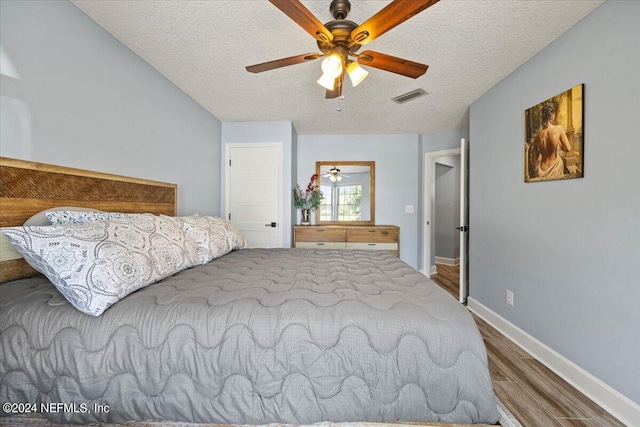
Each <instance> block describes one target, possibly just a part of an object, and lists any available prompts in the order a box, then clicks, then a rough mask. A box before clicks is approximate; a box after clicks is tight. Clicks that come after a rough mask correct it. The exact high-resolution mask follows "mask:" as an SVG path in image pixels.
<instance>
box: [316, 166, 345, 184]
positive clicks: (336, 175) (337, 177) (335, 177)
mask: <svg viewBox="0 0 640 427" xmlns="http://www.w3.org/2000/svg"><path fill="white" fill-rule="evenodd" d="M322 177H323V178H329V179H330V180H331V181H333V182H336V181H341V180H342V177H345V178H349V175H344V174H342V173H340V169H338V168H337V167H335V166H334V167H332V168H331V169H329V172H327V173H326V174H324V175H322Z"/></svg>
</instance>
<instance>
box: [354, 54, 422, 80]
mask: <svg viewBox="0 0 640 427" xmlns="http://www.w3.org/2000/svg"><path fill="white" fill-rule="evenodd" d="M358 63H359V64H360V65H364V66H367V67H373V68H378V69H380V70H385V71H390V72H392V73H396V74H400V75H403V76H407V77H411V78H412V79H417V78H418V77H420V76H421V75H423V74H424V73H426V72H427V68H429V66H428V65H425V64H420V63H419V62H413V61H409V60H408V59H402V58H398V57H396V56H391V55H385V54H384V53H380V52H374V51H372V50H365V51H364V52H362V53H361V54H360V55H358Z"/></svg>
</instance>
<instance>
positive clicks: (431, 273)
mask: <svg viewBox="0 0 640 427" xmlns="http://www.w3.org/2000/svg"><path fill="white" fill-rule="evenodd" d="M434 274H438V267H437V266H435V265H432V266H431V269H430V270H429V277H431V276H433V275H434Z"/></svg>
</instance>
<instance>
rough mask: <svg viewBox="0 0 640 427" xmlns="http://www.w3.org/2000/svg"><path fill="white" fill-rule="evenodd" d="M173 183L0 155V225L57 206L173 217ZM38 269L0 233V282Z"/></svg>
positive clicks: (21, 220)
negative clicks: (28, 262) (34, 268)
mask: <svg viewBox="0 0 640 427" xmlns="http://www.w3.org/2000/svg"><path fill="white" fill-rule="evenodd" d="M177 192H178V186H177V185H176V184H167V183H164V182H157V181H149V180H146V179H138V178H130V177H126V176H119V175H112V174H106V173H101V172H92V171H87V170H82V169H73V168H68V167H63V166H54V165H48V164H44V163H35V162H27V161H24V160H16V159H9V158H6V157H0V227H12V226H19V225H23V224H24V222H25V221H26V220H27V219H29V218H30V217H31V216H33V215H35V214H36V213H38V212H40V211H43V210H46V209H51V208H54V207H58V206H78V207H85V208H94V209H99V210H102V211H110V212H136V213H142V212H149V213H153V214H156V215H159V214H164V215H170V216H175V215H176V208H177V199H178V198H177ZM36 274H38V273H37V272H36V271H35V270H33V269H32V268H31V267H30V266H29V264H27V263H26V261H25V260H24V259H22V257H21V256H20V254H19V253H18V252H17V251H15V250H14V249H13V248H12V247H11V244H10V243H9V242H8V241H7V240H6V239H5V238H4V236H3V235H2V234H1V233H0V282H5V281H8V280H14V279H19V278H23V277H30V276H34V275H36Z"/></svg>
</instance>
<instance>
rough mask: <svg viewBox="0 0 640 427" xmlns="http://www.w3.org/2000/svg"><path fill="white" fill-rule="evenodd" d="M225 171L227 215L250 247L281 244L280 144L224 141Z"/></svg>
mask: <svg viewBox="0 0 640 427" xmlns="http://www.w3.org/2000/svg"><path fill="white" fill-rule="evenodd" d="M225 171H226V172H225V209H226V212H225V215H226V217H227V218H228V219H229V221H231V223H232V224H233V225H234V226H235V227H237V228H238V229H239V230H240V231H242V233H243V234H244V236H245V237H246V238H247V242H248V244H249V247H251V248H277V247H282V227H281V224H282V144H281V143H264V144H250V143H247V144H226V145H225Z"/></svg>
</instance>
